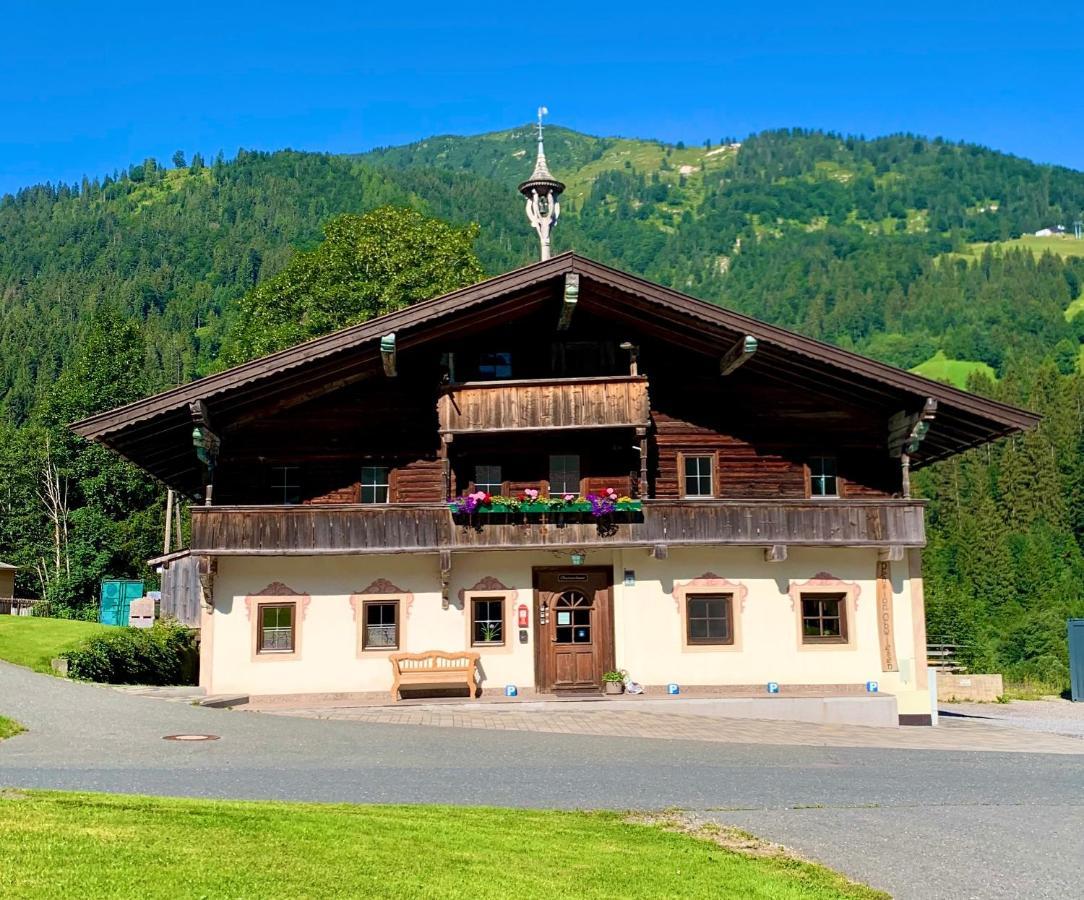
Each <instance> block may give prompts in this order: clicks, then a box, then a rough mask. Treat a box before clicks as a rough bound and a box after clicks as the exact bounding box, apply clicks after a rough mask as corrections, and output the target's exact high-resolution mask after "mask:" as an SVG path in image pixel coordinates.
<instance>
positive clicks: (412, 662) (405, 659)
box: [388, 650, 478, 672]
mask: <svg viewBox="0 0 1084 900" xmlns="http://www.w3.org/2000/svg"><path fill="white" fill-rule="evenodd" d="M388 659H390V660H391V663H392V665H393V666H395V667H396V669H398V670H399V671H400V672H440V671H445V670H455V669H469V668H471V667H472V666H474V665H475V664H476V663H477V662H478V654H477V653H468V652H465V651H464V652H459V653H446V652H445V651H443V650H429V651H426V652H425V653H393V654H392V655H391V656H389V657H388Z"/></svg>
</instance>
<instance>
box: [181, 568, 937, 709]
mask: <svg viewBox="0 0 1084 900" xmlns="http://www.w3.org/2000/svg"><path fill="white" fill-rule="evenodd" d="M876 560H877V555H876V551H874V550H860V549H859V550H837V549H832V550H818V549H801V548H791V549H790V553H789V556H788V558H787V560H785V561H783V562H778V563H769V562H766V561H765V560H764V553H763V550H761V549H757V548H748V549H744V548H743V549H736V548H719V549H708V550H694V549H679V548H671V550H670V553H669V557H668V558H667V559H665V560H656V559H653V558H652V557H651V555H650V553H649V552H648V551H646V550H625V551H621V550H616V551H610V550H606V551H592V552H589V553H588V555H587V559H586V564H587V565H593V566H597V565H606V566H612V567H613V571H614V623H615V625H614V631H615V634H614V637H615V655H616V662H617V665H618V667H619V668H624V669H627V670H628V672H629V674H630V675H631V677H632V678H633V679H635V680H636V681H639V682H640V683H642V684H648V685H658V684H667V683H669V682H677V683H678V684H684V685H727V684H734V685H759V684H767V682H769V681H777V682H779V683H781V684H801V685H839V684H847V685H854V684H862V683H865V682H866V681H871V680H872V681H877V682H878V683H879V685H880V689H881V690H882V691H883V692H886V693H893V694H896V695H897V698H898V703H899V710H900V712H901V713H905V714H906V713H927V712H929V702H928V697H927V694H926V690H925V685H924V683H921V682H922V681H923V679H922V678H921V674H922V673H921V671H920V668H921V662H922V660H923V659H924V652H925V648H924V647H922V648H920V650H919V652H918V653H917V654H916V635H917V634H918V630H917V629H916V627H915V625H916V621H915V618H914V616H913V608H914V607H915V604H916V601H917V602H919V603H920V600H921V597H920V591H921V580H920V579H915V581H916V582H917V584H918V585H919V587H918V595H917V596H912V579H911V577H910V576H909V563H908V560H907V559H905V560H903V561H902V562H896V563H892V564H891V582H892V593H893V601H892V602H893V616H894V625H895V644H896V653H897V656H898V659H899V667H900V672H899V673H886V672H882V671H881V659H880V649H879V642H878V637H877V585H876ZM567 561H568V556H567V554H565V553H558V552H532V551H524V552H479V553H464V554H457V555H455V556H454V557H453V568H452V578H451V583H450V599H451V604H450V606H449V608H448V609H442V608H441V594H440V574H439V567H438V560H437V556H436V554H429V555H420V554H419V555H388V556H340V557H319V558H317V557H312V558H309V557H277V558H269V557H255V558H253V557H223V558H220V560H219V563H218V573H217V575H216V578H215V586H214V599H215V611H214V613H213V614H211V615H205V618H204V656H205V659H204V668H203V675H202V681H203V684H204V686H205V687H207V688H208V690H210V691H212V692H214V693H224V692H234V691H239V692H247V693H250V694H286V693H327V692H330V693H338V692H361V691H384V690H388V689H389V688H390V685H391V678H392V675H391V666H390V664H389V663H388V661H387V656H388V652H386V651H362V652H360V653H359V652H358V623H357V621H356V619H355V614H354V609H353V607H352V605H351V602H350V597H351V595H352V594H355V593H358V592H361V591H363V590H365V589H366V588H367V587H368V586H369V585H371V584H372V583H373V582H374V581H377V580H378V579H383V580H385V581H387V582H390V583H392V584H394V585H395V586H396V587H397V588H400V589H402V590H403V591H404V592H408V593H409V594H410V595H411V597H410V599H409V600H408V601H406V602H404V603H403V604H402V607H403V608H402V609H401V629H402V635H401V645H400V649H401V650H405V651H422V650H438V649H439V650H458V649H464V648H467V647H469V645H470V639H469V631H468V622H467V614H469V608H470V606H469V602H468V603H467V604H466V608H467V611H468V613H467V614H465V613H464V610H463V608H462V606H461V600H460V592H461V591H463V592H464V598H468V597H469V595H468V594H466V593H465V592H468V591H469V590H470V589H471V588H472V587H474V586H475V585H477V584H478V583H479V582H481V581H483V579H487V578H489V579H495V580H496V581H499V582H500V583H501V584H503V585H504V586H505V587H506V588H508V589H509V590H510V591H515V592H516V594H515V596H510V599H509V602H507V604H506V636H507V641H506V644H505V646H504V647H500V648H473V649H475V650H476V651H478V652H479V653H480V654H481V672H482V676H483V679H484V681H483V684H484V686H485V687H486V688H488V689H500V688H502V687H503V686H504V685H505V684H515V685H517V686H519V687H520V688H521V689H527V688H530V687H532V686H533V683H534V629H533V625H532V626H531V627H529V628H528V642H527V643H526V644H521V643H519V628H518V626H517V624H516V610H517V608H518V607H519V605H520V604H525V605H526V606H527V607H528V609H529V610H530V611H531V621H532V622H533V618H534V614H533V611H534V597H533V588H532V579H533V568H534V567H536V566H557V565H562V564H564V563H566V562H567ZM625 570H632V571H634V572H635V578H636V581H635V585H634V586H631V587H626V586H625V585H624V583H623V575H624V572H625ZM823 572H828V573H830V574H831V575H832V576H834V577H835V578H837V579H839V580H840V581H842V582H844V583H853V584H854V585H856V586H857V597H856V600H855V603H854V609H853V611H852V620H851V621H850V622H849V627H848V630H849V635H850V640H849V642H848V644H847V645H846V646H838V645H827V646H819V647H816V648H810V647H804V648H803V646H802V645H801V643H800V641H799V633H798V612H797V610H796V609H795V608H794V604H793V603H792V600H791V595H790V588H791V582H792V581H796V582H805V581H807V580H809V579H811V578H814V577H815V576H817V575H818V574H819V573H823ZM704 575H715V576H718V577H719V578H722V579H726V580H727V581H729V582H731V583H733V584H734V585H739V586H741V587H743V588H744V589H745V592H744V593H745V597H744V602H740V603H739V602H738V601H737V599H736V601H735V613H736V623H737V632H738V641H737V643H736V645H735V647H733V648H725V649H723V648H719V649H716V648H703V647H696V648H692V647H685V646H684V641H683V634H684V621H683V618H682V616H681V612H680V603H679V602H677V601H675V595H674V590H675V585H676V586H678V587H680V586H681V585H682V584H684V583H687V582H689V581H690V580H692V579H697V578H699V577H701V576H704ZM274 582H279V583H282V584H285V585H287V586H288V587H289V588H290V589H292V590H293V591H296V592H299V593H302V594H306V595H308V596H309V598H310V600H309V603H308V604H307V605H306V604H301V605H302V606H304V609H303V612H302V615H301V617H300V618H301V621H300V623H299V624H300V635H299V641H298V653H297V654H296V656H295V657H293V658H288V659H287V658H277V657H274V656H264V657H257V656H256V655H255V654H254V652H253V641H254V623H253V619H252V618H251V617H254V616H255V601H253V602H251V603H250V604H246V603H245V598H246V597H251V596H254V595H258V594H259V593H260V592H261V591H262V590H263V589H264V588H265V587H266V586H267V585H269V584H272V583H274ZM919 608H920V607H919Z"/></svg>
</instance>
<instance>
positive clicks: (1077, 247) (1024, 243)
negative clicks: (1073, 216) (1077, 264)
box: [952, 235, 1084, 260]
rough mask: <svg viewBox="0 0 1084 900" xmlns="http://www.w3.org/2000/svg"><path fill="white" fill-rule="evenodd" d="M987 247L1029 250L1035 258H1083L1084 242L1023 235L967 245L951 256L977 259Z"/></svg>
mask: <svg viewBox="0 0 1084 900" xmlns="http://www.w3.org/2000/svg"><path fill="white" fill-rule="evenodd" d="M987 247H993V248H994V250H1000V251H1002V252H1004V251H1005V250H1030V251H1031V252H1032V253H1033V254H1034V255H1035V256H1042V255H1043V254H1044V253H1053V254H1055V255H1056V256H1065V257H1067V256H1084V241H1078V240H1077V239H1076V238H1074V237H1073V236H1072V235H1067V236H1065V237H1054V236H1052V237H1035V236H1034V235H1025V236H1024V237H1019V238H1014V239H1012V240H1011V241H994V242H993V243H982V242H979V243H975V244H968V245H967V249H966V250H964V251H963V252H962V253H954V254H952V256H954V257H956V258H958V259H972V260H974V259H978V258H979V257H981V256H982V252H983V251H984V250H985V249H986V248H987Z"/></svg>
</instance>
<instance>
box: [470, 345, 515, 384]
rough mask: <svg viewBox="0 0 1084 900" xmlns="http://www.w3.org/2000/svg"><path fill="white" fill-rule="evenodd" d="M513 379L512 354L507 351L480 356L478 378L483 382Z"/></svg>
mask: <svg viewBox="0 0 1084 900" xmlns="http://www.w3.org/2000/svg"><path fill="white" fill-rule="evenodd" d="M511 377H512V354H511V353H508V352H507V351H499V352H496V353H482V354H480V355H479V356H478V378H479V380H481V381H496V380H497V379H500V378H511Z"/></svg>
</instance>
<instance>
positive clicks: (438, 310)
mask: <svg viewBox="0 0 1084 900" xmlns="http://www.w3.org/2000/svg"><path fill="white" fill-rule="evenodd" d="M572 273H575V274H578V275H579V276H580V278H581V280H582V281H583V282H584V283H585V285H586V286H589V287H590V290H581V294H580V300H579V303H580V305H581V306H582V307H583V308H584V309H588V310H591V309H593V310H594V311H596V312H598V313H600V314H603V315H605V316H607V317H608V318H610V319H612V320H615V321H618V320H624V321H628V322H630V323H638V324H639V325H641V327H642V326H643V324H644V322H645V321H652V322H655V323H658V324H659V325H660V327H663V328H665V330H666V331H667V332H668V333H669V334H671V335H673V336H674V338H675V339H677V340H680V341H681V343H682V344H683V345H684V346H687V347H688V348H690V349H694V350H698V351H701V352H704V353H712V354H722V353H724V352H725V351H726V350H727V349H728V348H729V347H731V346H733V345H734V342H735V341H740V340H742V339H743V338H744V336H745V335H752V336H754V337H755V338H756V341H757V351H756V353H755V354H753V355H752V356H751V357H750V358H749V360H748V361H747V362H745V363H744V365H743V367H742V372H743V375H745V376H747V377H757V378H762V379H764V380H765V381H771V382H775V383H778V384H781V385H784V386H788V387H790V386H796V385H799V384H802V385H805V386H807V387H810V388H811V389H814V390H817V391H819V392H821V393H824V394H826V395H829V396H838V397H840V398H841V399H845V400H846V401H847V402H848V403H850V404H855V403H860V404H870V405H876V406H877V407H880V408H884V409H889V410H891V411H892V412H904V413H908V414H909V413H917V412H919V411H921V410H922V409H923V408H924V407H925V405H926V402H927V400H930V399H932V400H935V401H936V407H937V416H936V423H935V425H934V427H933V428H932V429H930V432H929V434H928V435H927V436H926V438H925V440H924V441H923V442H922V445H921V448H920V449H919V450H918V451H917V452H916V454H915V455H914V457H913V464H914V465H916V466H919V465H925V464H927V463H930V462H933V461H935V460H938V459H943V458H945V457H947V456H951V455H952V454H955V453H959V452H961V451H963V450H966V449H968V448H970V447H974V446H978V445H980V444H983V443H986V442H988V441H991V440H994V439H996V438H999V437H1002V436H1004V435H1008V434H1012V433H1014V432H1017V431H1020V430H1023V429H1028V428H1032V427H1034V426H1035V425H1036V424H1037V423H1038V421H1039V416H1037V415H1035V414H1034V413H1031V412H1028V411H1026V410H1023V409H1019V408H1017V407H1013V406H1009V405H1007V404H1004V403H999V402H997V401H994V400H989V399H987V398H984V397H979V396H977V395H975V394H971V393H968V392H967V391H961V390H958V389H956V388H953V387H951V386H949V385H945V384H942V383H940V382H936V381H931V380H930V379H927V378H923V377H921V376H919V375H914V374H912V373H910V372H905V371H903V370H902V369H897V368H895V367H893V366H889V365H886V364H884V363H879V362H876V361H874V360H871V359H868V358H866V357H864V356H861V355H859V354H857V353H852V352H850V351H847V350H842V349H840V348H838V347H834V346H831V345H829V344H825V343H823V342H821V341H816V340H813V339H811V338H807V337H804V336H802V335H799V334H795V333H794V332H791V331H787V330H786V329H783V328H779V327H777V326H774V325H768V324H766V323H764V322H760V321H758V320H756V319H753V318H750V317H749V316H744V315H741V314H740V313H735V312H732V311H730V310H727V309H724V308H722V307H720V306H716V305H714V304H711V303H706V302H704V301H702V300H697V299H695V298H693V297H689V296H687V295H685V294H682V293H680V292H678V291H674V290H671V289H669V288H665V287H662V286H661V285H657V284H653V283H651V282H649V281H645V280H643V279H641V278H637V277H635V276H632V275H629V274H627V273H624V272H621V271H619V270H617V269H612V268H610V267H608V266H604V265H602V264H600V263H596V262H593V261H592V260H589V259H586V258H584V257H581V256H576V255H575V254H573V253H564V254H561V255H560V256H556V257H553V258H552V259H549V260H545V261H543V262H538V263H534V264H532V265H529V266H525V267H524V268H521V269H516V270H514V271H512V272H509V273H507V274H504V275H500V276H498V277H496V278H491V279H488V280H487V281H483V282H481V283H479V284H476V285H473V286H471V287H468V288H463V289H461V290H458V291H454V292H452V293H450V294H446V295H444V296H441V297H436V298H434V299H432V300H427V301H424V302H421V303H417V304H415V305H413V306H410V307H407V308H405V309H402V310H398V311H396V312H393V313H389V314H387V315H384V316H380V317H379V318H376V319H371V320H369V321H368V322H365V323H362V324H360V325H355V326H353V327H350V328H345V329H343V330H341V331H337V332H334V333H332V334H329V335H325V336H324V337H320V338H316V339H315V340H311V341H308V342H306V343H303V344H299V345H298V346H296V347H291V348H289V349H287V350H282V351H280V352H278V353H273V354H271V355H269V356H265V357H262V358H260V359H256V360H253V361H252V362H248V363H245V364H243V365H240V366H236V367H235V368H232V369H229V370H226V371H224V372H220V373H217V374H215V375H210V376H207V377H206V378H202V379H199V380H198V381H194V382H191V383H189V384H186V385H183V386H182V387H178V388H174V389H172V390H169V391H165V392H163V393H161V394H156V395H155V396H152V397H148V398H146V399H144V400H140V401H137V402H135V403H130V404H128V405H126V406H122V407H119V408H116V409H112V410H108V411H106V412H102V413H99V414H98V415H95V416H91V417H89V418H86V419H83V420H82V421H80V422H76V423H74V424H73V425H72V426H71V427H72V428H73V430H74V431H75V432H76V433H77V434H79V435H81V436H83V437H85V438H88V439H90V440H95V441H99V442H101V443H103V444H105V445H107V446H109V447H111V448H112V449H114V450H115V451H117V452H118V453H120V454H121V455H122V456H124V457H126V458H128V459H129V460H131V461H132V462H133V463H135V464H136V465H138V466H140V467H141V468H143V469H145V470H146V471H148V472H150V473H151V474H152V475H154V476H155V477H157V478H159V479H160V480H161V481H163V482H165V483H167V484H170V485H171V486H173V487H178V488H179V489H181V490H183V491H185V492H186V493H189V494H195V493H196V492H197V491H198V489H199V484H198V480H199V479H198V476H199V466H198V463H197V461H196V458H195V451H194V449H193V447H192V437H191V433H192V429H193V409H197V408H198V409H200V410H201V415H209V416H210V417H211V419H212V420H213V421H214V422H216V423H218V425H219V427H225V428H228V427H229V423H231V422H235V421H238V420H242V419H243V418H244V417H245V416H246V414H250V413H251V412H252V411H253V410H255V409H266V408H274V407H275V404H276V403H280V402H284V398H286V397H290V398H293V399H292V400H291V401H290V402H295V401H296V399H297V398H298V397H302V398H305V397H316V396H320V395H321V394H324V393H327V392H329V391H332V390H335V389H337V388H339V387H342V386H344V385H346V384H350V383H353V382H356V381H359V380H361V379H362V378H364V377H368V375H370V374H372V373H373V372H375V371H378V370H379V367H380V349H381V348H380V340H381V338H382V337H383V336H385V335H388V334H389V333H390V332H394V333H395V335H396V345H397V349H398V350H399V351H400V352H402V351H404V350H409V349H411V348H413V347H419V346H422V345H424V344H426V343H431V342H433V341H435V340H437V339H446V338H448V337H449V336H453V335H455V334H457V333H462V332H466V331H468V330H474V329H478V328H479V327H485V325H486V324H487V323H488V324H489V325H493V324H495V323H498V322H500V321H501V320H502V319H506V318H507V317H508V316H509V315H510V314H513V313H514V314H517V315H522V314H524V313H525V312H527V311H530V310H532V309H535V308H538V307H540V306H542V305H543V304H544V303H547V302H551V301H552V302H559V301H557V300H556V298H559V296H560V292H561V289H562V286H563V280H564V276H565V275H567V274H572ZM438 326H439V327H438ZM194 404H195V406H194ZM886 437H887V424H886Z"/></svg>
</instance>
